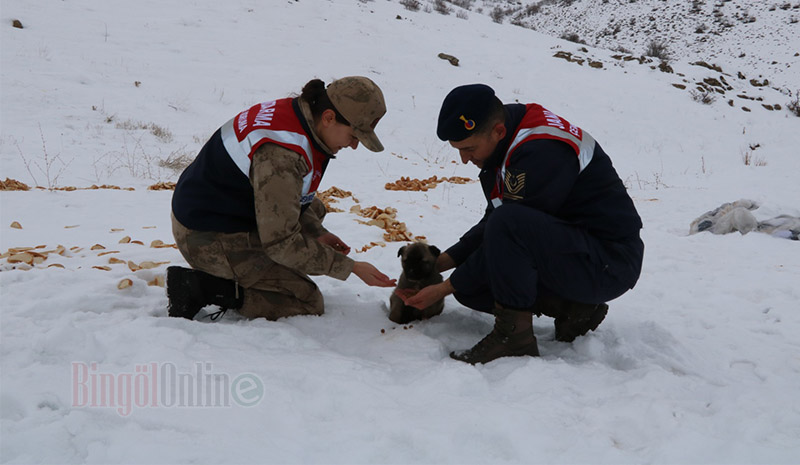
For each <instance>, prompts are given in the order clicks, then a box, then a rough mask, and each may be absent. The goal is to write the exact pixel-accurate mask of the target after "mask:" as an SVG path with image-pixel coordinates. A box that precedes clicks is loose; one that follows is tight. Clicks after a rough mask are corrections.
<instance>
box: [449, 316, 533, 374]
mask: <svg viewBox="0 0 800 465" xmlns="http://www.w3.org/2000/svg"><path fill="white" fill-rule="evenodd" d="M523 355H530V356H532V357H537V356H538V355H539V346H538V345H537V344H536V336H534V335H533V315H532V314H531V312H530V311H526V310H509V309H507V308H503V307H502V306H500V305H499V304H495V308H494V329H493V330H492V332H491V333H489V335H487V336H486V337H484V338H483V339H482V340H481V341H480V342H479V343H477V344H475V346H474V347H473V348H471V349H469V350H465V351H463V352H459V353H456V352H452V353H451V354H450V357H452V358H454V359H456V360H460V361H462V362H467V363H470V364H472V365H475V364H477V363H489V362H491V361H492V360H495V359H497V358H500V357H519V356H523Z"/></svg>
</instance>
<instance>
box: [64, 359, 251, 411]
mask: <svg viewBox="0 0 800 465" xmlns="http://www.w3.org/2000/svg"><path fill="white" fill-rule="evenodd" d="M263 398H264V383H263V382H262V381H261V378H260V377H259V376H258V375H256V374H254V373H238V374H236V375H231V374H229V373H223V372H215V371H214V369H213V366H212V364H211V363H210V362H196V363H195V364H194V366H193V367H192V369H190V370H188V371H179V370H178V367H177V366H176V365H175V364H174V363H171V362H149V363H143V364H140V365H136V366H135V367H134V369H133V371H128V372H110V371H104V370H101V369H100V368H99V367H98V364H97V363H96V362H91V363H85V362H73V363H72V406H73V407H76V408H113V409H115V410H116V411H117V413H119V414H120V415H121V416H128V415H130V414H131V413H132V412H133V411H134V410H136V409H144V408H158V407H161V408H193V407H199V408H224V407H231V406H240V407H253V406H256V405H258V404H259V403H260V402H261V399H263Z"/></svg>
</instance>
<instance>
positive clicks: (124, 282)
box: [117, 278, 133, 289]
mask: <svg viewBox="0 0 800 465" xmlns="http://www.w3.org/2000/svg"><path fill="white" fill-rule="evenodd" d="M131 286H133V281H131V280H130V279H128V278H125V279H123V280H122V281H120V282H119V283H118V284H117V289H126V288H129V287H131Z"/></svg>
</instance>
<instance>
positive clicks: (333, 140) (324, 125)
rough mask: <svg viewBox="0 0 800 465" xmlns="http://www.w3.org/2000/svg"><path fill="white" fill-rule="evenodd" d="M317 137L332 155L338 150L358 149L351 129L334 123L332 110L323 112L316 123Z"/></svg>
mask: <svg viewBox="0 0 800 465" xmlns="http://www.w3.org/2000/svg"><path fill="white" fill-rule="evenodd" d="M316 129H317V135H318V136H319V138H320V139H322V143H324V144H325V145H326V146H327V147H328V148H329V149H331V152H332V153H333V154H336V153H337V152H338V151H339V150H341V149H343V148H345V147H350V148H351V149H353V150H355V149H356V148H357V147H358V139H357V138H356V136H355V135H354V134H353V128H352V127H350V126H347V125H345V124H342V123H340V122H338V121H336V113H334V111H333V110H325V111H324V112H322V117H321V118H320V121H319V123H317V127H316Z"/></svg>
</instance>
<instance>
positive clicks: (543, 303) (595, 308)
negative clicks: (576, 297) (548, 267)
mask: <svg viewBox="0 0 800 465" xmlns="http://www.w3.org/2000/svg"><path fill="white" fill-rule="evenodd" d="M533 313H535V314H537V315H539V316H541V315H545V316H549V317H553V318H555V320H556V321H555V326H556V340H557V341H561V342H572V341H574V340H575V338H576V337H578V336H583V335H584V334H586V333H588V332H589V331H594V330H595V329H597V327H598V326H599V325H600V323H601V322H602V321H603V319H604V318H605V317H606V313H608V305H606V304H584V303H581V302H575V301H573V300H567V299H564V298H561V297H559V296H557V295H550V294H548V295H539V296H538V297H537V298H536V303H535V304H534V305H533Z"/></svg>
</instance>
